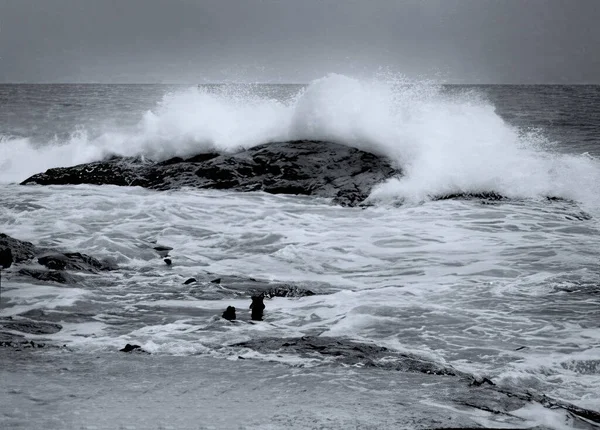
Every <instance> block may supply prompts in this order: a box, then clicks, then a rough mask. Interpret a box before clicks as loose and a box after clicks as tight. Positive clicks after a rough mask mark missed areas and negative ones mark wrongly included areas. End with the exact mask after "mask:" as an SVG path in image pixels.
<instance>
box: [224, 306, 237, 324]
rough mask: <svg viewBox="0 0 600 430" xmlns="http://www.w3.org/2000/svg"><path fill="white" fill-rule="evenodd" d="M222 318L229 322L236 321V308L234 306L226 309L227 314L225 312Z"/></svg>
mask: <svg viewBox="0 0 600 430" xmlns="http://www.w3.org/2000/svg"><path fill="white" fill-rule="evenodd" d="M222 317H223V318H225V319H226V320H228V321H234V320H235V318H236V316H235V308H234V307H233V306H227V309H225V312H223V315H222Z"/></svg>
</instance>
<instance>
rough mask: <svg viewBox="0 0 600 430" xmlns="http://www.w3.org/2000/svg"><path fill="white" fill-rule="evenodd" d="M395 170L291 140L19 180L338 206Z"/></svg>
mask: <svg viewBox="0 0 600 430" xmlns="http://www.w3.org/2000/svg"><path fill="white" fill-rule="evenodd" d="M398 174H400V172H399V171H398V170H396V169H394V168H393V167H392V165H391V164H390V162H389V160H387V159H385V158H381V157H378V156H376V155H374V154H371V153H368V152H365V151H361V150H358V149H355V148H351V147H349V146H345V145H339V144H335V143H330V142H318V141H294V142H283V143H270V144H265V145H260V146H256V147H254V148H250V149H247V150H244V151H240V152H238V153H235V154H223V155H217V154H200V155H197V156H195V157H192V158H187V159H182V158H179V157H177V158H172V159H170V160H167V161H163V162H158V163H156V162H153V161H150V160H147V159H144V158H143V157H137V158H120V157H113V158H110V159H107V160H104V161H97V162H94V163H88V164H82V165H79V166H74V167H65V168H55V169H49V170H47V171H46V172H45V173H40V174H37V175H34V176H32V177H30V178H28V179H26V180H25V181H23V182H22V184H24V185H25V184H39V185H51V184H52V185H66V184H94V185H105V184H109V185H128V186H141V187H145V188H152V189H157V190H168V189H174V188H180V187H184V186H188V187H196V188H210V189H229V190H238V191H265V192H267V193H271V194H301V195H310V196H318V197H325V198H331V199H333V200H334V201H335V202H336V203H338V204H341V205H344V206H354V205H357V204H359V203H361V202H362V201H363V200H365V199H366V198H367V197H368V195H369V193H370V192H371V189H372V188H373V186H375V185H376V184H378V183H379V182H382V181H384V180H385V179H387V178H389V177H391V176H394V175H398Z"/></svg>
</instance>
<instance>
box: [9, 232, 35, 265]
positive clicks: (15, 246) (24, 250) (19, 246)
mask: <svg viewBox="0 0 600 430" xmlns="http://www.w3.org/2000/svg"><path fill="white" fill-rule="evenodd" d="M0 248H2V249H9V250H10V252H11V255H12V262H13V263H21V262H23V261H27V260H31V259H32V258H33V257H35V254H36V248H35V246H34V245H33V244H32V243H31V242H25V241H22V240H17V239H14V238H12V237H10V236H7V235H6V234H4V233H0ZM0 264H1V263H0Z"/></svg>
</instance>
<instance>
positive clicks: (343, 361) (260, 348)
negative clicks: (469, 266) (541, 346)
mask: <svg viewBox="0 0 600 430" xmlns="http://www.w3.org/2000/svg"><path fill="white" fill-rule="evenodd" d="M232 346H233V347H242V348H249V349H252V350H254V351H257V352H260V353H267V354H277V355H279V356H281V355H282V354H293V355H298V356H300V357H304V358H312V359H317V362H318V361H322V363H323V364H329V365H331V364H333V365H336V367H337V366H342V367H347V366H354V367H358V368H376V369H381V370H386V371H389V370H392V371H398V372H401V373H402V374H415V373H416V374H426V375H432V376H434V375H435V376H437V377H444V378H445V379H446V380H448V379H450V380H454V381H455V383H453V384H452V388H451V389H450V390H449V391H451V393H450V392H449V393H448V394H450V395H449V398H451V399H452V402H453V403H454V404H456V405H457V406H459V407H466V408H474V409H478V410H481V411H485V412H488V413H490V414H492V415H498V416H506V417H511V416H512V417H514V415H512V413H511V412H512V411H514V410H517V409H520V408H523V407H525V406H527V405H530V404H534V403H536V404H539V405H541V406H543V407H545V408H548V409H553V410H556V409H562V410H564V411H566V412H567V413H568V416H569V418H570V420H571V421H572V424H575V425H576V428H590V429H591V428H596V426H597V425H598V424H600V413H599V412H596V411H593V410H589V409H585V408H581V407H579V406H576V405H573V404H571V403H569V402H565V401H562V400H559V399H554V398H551V397H548V396H546V395H544V394H542V393H535V392H529V391H527V392H522V391H519V389H516V388H515V389H511V388H508V387H498V386H496V385H495V384H494V383H493V381H491V380H490V379H488V378H485V377H481V376H474V375H471V374H468V373H465V372H461V371H459V370H457V369H454V368H452V367H450V366H446V365H442V364H440V363H435V362H433V361H430V360H427V359H425V358H423V357H419V356H417V355H412V354H405V353H400V352H398V351H393V350H390V349H388V348H385V347H381V346H377V345H374V344H366V343H360V342H355V341H351V340H347V339H341V338H331V337H314V336H304V337H300V338H288V339H285V338H260V339H253V340H250V341H247V342H241V343H237V344H234V345H232ZM242 358H243V357H242ZM590 423H592V424H591V425H590ZM446 428H450V427H446Z"/></svg>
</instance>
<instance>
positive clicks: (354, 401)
mask: <svg viewBox="0 0 600 430" xmlns="http://www.w3.org/2000/svg"><path fill="white" fill-rule="evenodd" d="M298 139H314V140H323V141H332V142H336V143H341V144H344V145H349V146H353V147H356V148H359V149H362V150H366V151H369V152H373V153H375V154H377V155H380V156H385V157H388V158H389V159H390V160H392V162H393V163H394V165H396V166H398V167H399V168H401V169H402V170H403V172H404V175H403V176H401V177H398V178H392V179H390V180H388V181H387V182H385V183H383V184H380V185H378V186H377V187H376V188H375V189H374V190H373V192H372V193H371V195H370V196H369V198H368V201H367V202H368V203H369V205H368V206H366V207H355V208H347V207H340V206H336V205H333V204H332V203H331V202H330V201H328V200H326V199H323V198H315V197H310V196H294V195H270V194H266V193H262V192H248V193H241V192H232V191H225V190H224V191H218V190H197V189H181V190H171V191H153V190H147V189H143V188H139V187H116V186H108V185H106V186H92V185H77V186H21V185H18V183H19V182H21V181H23V180H25V179H26V178H27V177H29V176H30V175H33V174H35V173H39V172H43V171H45V170H46V169H49V168H52V167H64V166H72V165H76V164H80V163H87V162H92V161H97V160H101V159H103V158H105V157H107V156H110V155H114V154H117V155H123V156H143V157H146V158H148V159H152V160H166V159H168V158H170V157H175V156H182V157H183V156H191V155H195V154H197V153H201V152H207V151H218V152H233V151H236V150H239V149H242V148H249V147H252V146H256V145H259V144H263V143H269V142H282V141H289V140H298ZM598 157H600V86H553V85H533V86H519V85H491V86H457V85H436V84H433V83H431V82H406V81H404V80H402V79H374V80H358V79H353V78H350V77H346V76H342V75H328V76H326V77H323V78H321V79H318V80H315V81H313V82H311V83H309V84H307V85H268V84H252V85H249V84H248V85H241V84H238V85H204V86H175V85H95V84H90V85H21V84H19V85H0V233H5V234H8V235H10V236H12V237H15V238H17V239H20V240H26V241H30V242H33V243H34V244H36V245H39V246H42V247H53V248H60V249H64V250H69V251H78V252H83V253H86V254H89V255H93V256H95V257H98V258H105V259H110V260H111V261H114V262H116V263H117V264H118V265H119V267H120V269H119V270H117V271H114V272H108V273H103V274H99V275H88V276H84V277H83V278H82V280H81V281H80V282H78V284H77V285H75V286H64V285H60V284H54V283H51V282H45V283H44V282H39V281H35V280H31V279H29V280H28V279H23V278H21V277H18V276H17V275H16V271H17V270H18V268H16V269H14V268H13V269H8V270H5V271H4V272H3V278H2V294H1V302H0V318H3V319H5V320H6V319H7V318H12V319H13V320H14V319H18V318H20V316H22V315H34V314H35V312H38V314H41V315H44V318H45V320H47V321H52V322H55V323H59V324H60V325H61V326H62V329H61V330H60V331H58V332H56V333H54V334H40V335H33V338H34V339H40V340H41V341H45V342H50V343H53V344H56V345H61V346H62V345H64V346H65V347H64V348H61V349H56V350H54V349H40V350H36V351H33V352H32V351H21V352H14V351H8V350H6V351H4V352H2V357H3V358H2V362H1V365H0V366H1V367H2V368H1V369H0V375H1V376H0V378H1V379H0V382H1V383H0V393H1V394H0V397H1V398H2V400H0V424H1V425H0V426H1V427H3V428H42V427H43V428H369V427H370V428H442V427H460V426H463V427H467V426H470V427H512V428H514V427H516V428H532V427H535V426H538V428H561V429H562V428H574V427H577V426H579V425H581V423H580V422H578V421H574V420H573V417H572V416H570V415H569V413H568V412H565V411H562V410H557V409H552V408H543V407H541V406H540V407H538V406H536V405H537V404H535V405H531V406H527V407H524V408H520V409H518V410H515V411H511V412H510V413H509V414H505V413H498V412H496V413H494V411H493V410H490V409H489V407H488V410H486V409H485V408H472V407H471V408H469V407H467V406H464V405H463V406H462V407H458V406H457V405H456V403H455V402H454V400H455V398H456V396H455V395H454V394H452V393H453V391H452V390H454V389H455V386H456V384H458V383H456V384H455V383H452V382H450V381H449V379H448V378H449V377H444V378H445V379H439V380H438V379H432V380H424V379H422V378H425V376H422V377H420V378H421V379H419V378H417V377H416V376H414V375H413V374H411V373H405V372H401V371H398V370H390V369H387V368H386V367H385V366H380V365H378V366H367V365H365V363H364V362H351V363H350V362H343V360H342V362H339V360H338V361H336V359H334V358H332V357H333V356H329V355H327V356H326V355H323V354H318V353H315V354H312V353H308V352H307V351H305V350H300V349H289V348H288V349H286V348H283V347H280V348H270V349H269V348H268V347H266V346H264V345H263V346H261V347H257V348H253V347H248V346H239V345H238V344H239V343H242V342H257V341H260V340H261V339H263V340H264V339H280V340H281V339H283V340H285V339H298V338H302V337H306V336H308V337H310V338H311V339H313V338H317V339H318V338H322V339H325V340H331V342H338V341H339V342H342V343H343V342H358V343H360V344H361V345H362V344H367V345H374V346H376V347H382V348H386V349H385V350H386V351H392V352H393V353H394V354H408V355H410V356H415V357H420V358H422V359H423V360H427V361H430V362H433V363H437V364H438V365H440V366H449V367H451V368H453V369H456V370H457V371H459V372H463V373H464V374H469V375H474V377H475V378H479V379H481V378H488V379H489V380H490V381H493V383H494V384H495V386H496V387H500V388H502V389H506V390H512V391H515V392H517V391H518V392H535V393H541V394H544V395H547V396H549V397H551V398H553V399H559V400H561V401H565V402H568V403H570V404H573V405H576V406H579V407H582V408H586V409H590V410H595V411H600V289H599V285H600V270H599V259H598V250H599V249H600V223H599V220H600V162H599V161H598ZM489 192H494V193H497V194H499V195H502V196H505V197H506V198H505V199H502V200H497V201H496V200H489V199H485V198H472V199H448V200H437V199H436V196H440V195H452V194H469V193H471V194H477V193H489ZM153 243H159V244H162V245H166V246H169V247H172V248H173V250H172V251H171V258H172V261H173V264H172V265H170V266H167V265H165V264H164V263H163V261H162V259H161V258H159V257H158V256H157V255H156V253H155V252H154V251H153V250H152V246H151V245H150V244H153ZM206 276H208V277H209V278H210V277H214V278H220V279H221V283H220V284H218V283H211V282H206V283H201V285H198V284H189V285H186V284H184V282H185V281H186V280H187V279H188V278H192V277H194V278H198V279H200V278H202V277H206ZM252 279H258V280H263V281H269V282H273V283H277V284H278V285H279V284H286V285H294V286H298V287H301V288H305V289H310V290H311V291H312V292H314V293H315V295H312V296H308V297H274V298H271V299H266V300H265V305H266V308H265V318H264V321H263V322H260V323H254V324H253V323H250V322H249V321H248V320H249V315H246V314H248V313H249V310H248V306H249V304H250V298H249V296H248V294H246V291H245V289H246V288H247V286H248V283H249V282H250V281H249V280H252ZM227 306H235V307H236V308H237V309H238V319H239V320H240V321H239V322H238V323H236V324H232V323H230V322H228V321H226V320H224V319H222V318H221V313H222V312H223V311H224V310H225V308H227ZM127 343H132V344H138V345H140V346H141V347H142V348H143V349H144V350H146V351H148V352H150V353H151V355H147V356H146V355H135V356H129V355H126V354H124V353H119V352H118V349H120V348H122V347H123V346H125V344H127ZM280 346H281V345H280ZM0 349H1V348H0ZM367 358H368V357H367ZM432 378H433V376H432ZM465 390H466V388H465ZM463 395H467V394H464V393H463ZM467 396H468V395H467ZM463 403H464V402H463ZM471 406H472V405H471Z"/></svg>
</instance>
